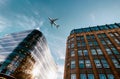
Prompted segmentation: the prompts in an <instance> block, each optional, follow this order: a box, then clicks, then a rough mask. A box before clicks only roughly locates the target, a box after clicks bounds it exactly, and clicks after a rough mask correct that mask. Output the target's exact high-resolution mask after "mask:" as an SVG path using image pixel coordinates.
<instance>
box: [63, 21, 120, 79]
mask: <svg viewBox="0 0 120 79" xmlns="http://www.w3.org/2000/svg"><path fill="white" fill-rule="evenodd" d="M71 39H72V41H71ZM66 44H67V46H66V58H65V70H64V79H120V23H115V24H109V25H102V26H94V27H88V28H80V29H74V30H72V31H71V33H70V36H69V37H68V39H67V43H66ZM70 50H72V52H74V55H73V53H72V55H71V52H70ZM73 60H74V67H73V64H69V63H71V61H73ZM71 65H72V68H71ZM73 74H74V76H75V77H74V78H73V77H72V76H73Z"/></svg>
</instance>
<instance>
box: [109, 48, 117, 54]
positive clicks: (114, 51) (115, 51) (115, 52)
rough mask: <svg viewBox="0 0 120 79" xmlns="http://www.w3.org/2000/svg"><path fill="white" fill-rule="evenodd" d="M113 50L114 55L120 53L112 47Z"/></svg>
mask: <svg viewBox="0 0 120 79" xmlns="http://www.w3.org/2000/svg"><path fill="white" fill-rule="evenodd" d="M111 49H112V51H113V53H114V54H119V52H118V51H117V49H116V48H114V47H112V48H111Z"/></svg>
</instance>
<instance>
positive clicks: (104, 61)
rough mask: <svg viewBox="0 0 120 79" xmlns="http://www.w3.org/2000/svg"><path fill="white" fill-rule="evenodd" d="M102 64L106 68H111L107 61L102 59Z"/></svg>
mask: <svg viewBox="0 0 120 79" xmlns="http://www.w3.org/2000/svg"><path fill="white" fill-rule="evenodd" d="M101 62H102V64H103V67H104V68H109V65H108V63H107V61H106V60H105V59H102V60H101Z"/></svg>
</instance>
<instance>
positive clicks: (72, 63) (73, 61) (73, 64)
mask: <svg viewBox="0 0 120 79" xmlns="http://www.w3.org/2000/svg"><path fill="white" fill-rule="evenodd" d="M72 68H75V60H72V61H71V69H72Z"/></svg>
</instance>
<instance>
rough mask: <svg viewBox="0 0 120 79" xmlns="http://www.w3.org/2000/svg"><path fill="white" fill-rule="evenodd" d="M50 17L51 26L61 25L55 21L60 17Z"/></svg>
mask: <svg viewBox="0 0 120 79" xmlns="http://www.w3.org/2000/svg"><path fill="white" fill-rule="evenodd" d="M48 19H49V20H50V23H51V26H53V25H54V26H56V27H57V28H58V27H59V26H60V25H57V24H56V23H55V21H56V20H58V18H55V19H53V18H50V17H48Z"/></svg>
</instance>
